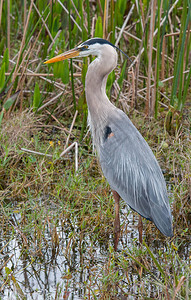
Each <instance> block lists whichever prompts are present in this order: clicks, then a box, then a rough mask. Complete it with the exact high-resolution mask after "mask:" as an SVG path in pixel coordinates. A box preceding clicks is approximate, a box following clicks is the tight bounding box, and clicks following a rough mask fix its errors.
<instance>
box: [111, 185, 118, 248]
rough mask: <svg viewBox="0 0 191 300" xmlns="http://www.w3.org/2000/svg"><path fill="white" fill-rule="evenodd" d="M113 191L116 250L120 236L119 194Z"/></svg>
mask: <svg viewBox="0 0 191 300" xmlns="http://www.w3.org/2000/svg"><path fill="white" fill-rule="evenodd" d="M112 192H113V197H114V200H115V221H114V250H115V251H117V246H118V242H119V236H120V217H119V199H120V196H119V194H118V193H117V192H116V191H114V190H113V191H112Z"/></svg>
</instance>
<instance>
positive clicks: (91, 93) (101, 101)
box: [85, 46, 117, 118]
mask: <svg viewBox="0 0 191 300" xmlns="http://www.w3.org/2000/svg"><path fill="white" fill-rule="evenodd" d="M116 65H117V53H116V51H115V49H113V48H112V47H111V46H109V47H108V48H105V51H103V52H102V53H100V55H99V56H98V57H97V58H96V59H95V60H94V61H93V62H92V63H91V64H90V65H89V67H88V71H87V74H86V89H85V91H86V100H87V104H88V109H89V113H90V115H91V118H93V117H94V116H95V117H96V115H97V114H99V113H102V112H105V110H106V109H108V108H109V107H110V106H113V105H112V104H111V102H110V101H109V99H108V97H107V95H106V91H105V90H106V82H107V77H108V75H109V73H111V71H112V70H113V69H114V68H115V67H116ZM106 107H107V108H106Z"/></svg>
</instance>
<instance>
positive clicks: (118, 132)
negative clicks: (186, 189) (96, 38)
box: [86, 43, 173, 236]
mask: <svg viewBox="0 0 191 300" xmlns="http://www.w3.org/2000/svg"><path fill="white" fill-rule="evenodd" d="M95 47H97V48H98V51H97V55H98V57H97V58H96V59H95V60H94V61H93V62H92V63H91V64H90V65H89V68H88V71H87V75H86V100H87V103H88V112H89V116H88V119H89V125H90V128H91V132H92V137H93V142H94V144H95V147H96V149H97V152H98V156H99V160H100V165H101V168H102V171H103V174H104V176H105V177H106V179H107V180H108V182H109V184H110V186H111V188H112V189H113V190H115V191H116V192H117V193H118V194H119V195H120V197H121V198H122V199H123V200H125V201H126V203H127V204H128V205H129V206H130V207H131V208H132V209H133V210H135V211H137V212H138V213H139V214H140V215H141V216H143V217H145V218H146V219H148V220H150V221H152V222H154V224H155V225H156V227H157V228H158V229H159V230H160V231H161V232H162V233H163V234H164V235H166V236H173V231H172V216H171V212H170V206H169V200H168V196H167V190H166V184H165V180H164V177H163V174H162V171H161V169H160V167H159V165H158V162H157V160H156V158H155V156H154V154H153V152H152V151H151V149H150V147H149V146H148V144H147V142H146V141H145V140H144V138H143V137H142V135H141V134H140V133H139V131H138V130H137V129H136V128H135V126H134V125H133V124H132V122H131V121H130V119H129V118H128V117H127V115H126V114H125V113H124V112H123V111H121V110H120V109H118V108H116V107H115V106H114V105H113V104H112V103H111V102H110V101H109V99H108V97H107V95H106V93H105V85H106V81H107V76H108V75H109V73H110V72H111V71H112V70H113V69H114V68H115V67H116V65H117V52H116V50H115V48H114V47H112V46H111V45H109V44H100V45H99V44H98V43H97V45H95Z"/></svg>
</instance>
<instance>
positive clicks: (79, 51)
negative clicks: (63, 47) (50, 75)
mask: <svg viewBox="0 0 191 300" xmlns="http://www.w3.org/2000/svg"><path fill="white" fill-rule="evenodd" d="M105 45H109V46H111V47H113V48H115V49H118V50H120V49H119V48H117V47H116V46H114V45H113V44H112V43H110V42H108V41H107V40H104V39H101V38H92V39H89V40H87V41H85V42H83V43H82V44H80V45H79V46H77V47H76V48H74V49H71V50H69V51H66V52H64V53H62V54H60V55H57V56H55V57H53V58H51V59H49V60H47V61H46V62H45V64H49V63H54V62H57V61H61V60H65V59H68V58H73V57H77V56H78V57H86V56H89V55H95V56H99V55H100V54H101V52H102V51H103V48H104V46H105ZM120 51H121V52H122V53H123V54H125V53H124V52H123V51H122V50H120ZM125 55H126V54H125ZM126 56H127V55H126Z"/></svg>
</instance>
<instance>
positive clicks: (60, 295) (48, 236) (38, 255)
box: [0, 206, 189, 300]
mask: <svg viewBox="0 0 191 300" xmlns="http://www.w3.org/2000/svg"><path fill="white" fill-rule="evenodd" d="M20 219H21V216H20V214H19V213H16V214H14V215H12V221H11V222H12V224H13V226H15V232H14V233H13V232H12V230H10V231H9V226H10V225H8V224H4V226H2V227H1V229H0V232H1V236H0V248H1V250H0V259H1V274H2V276H1V277H0V280H1V292H0V296H1V297H2V299H11V300H16V299H18V297H17V295H20V297H21V298H23V299H24V297H25V298H26V299H38V300H41V299H75V300H77V299H84V298H85V297H87V299H92V298H91V296H92V295H93V294H92V293H94V294H95V295H96V291H98V288H99V284H100V278H101V274H103V273H104V272H105V265H106V264H107V262H108V260H109V258H110V256H111V255H110V252H109V247H110V245H112V244H113V235H112V233H110V234H108V232H107V234H106V236H107V237H106V238H105V239H104V240H102V242H100V243H99V242H98V240H94V239H92V236H91V233H90V234H88V233H87V232H86V233H84V232H83V231H81V230H80V229H79V228H78V227H77V226H75V220H74V222H73V223H72V224H71V221H70V220H68V221H67V222H64V223H63V220H60V221H59V222H58V224H57V225H56V227H55V228H50V226H49V224H48V223H46V225H45V235H44V240H43V241H41V243H38V242H37V239H34V240H32V239H31V240H30V239H26V240H25V239H24V237H23V236H22V234H21V233H20V232H18V230H19V229H18V227H19V226H18V227H17V224H19V222H20ZM121 224H122V238H121V241H120V243H119V253H124V254H123V255H124V258H125V255H126V254H125V253H126V251H127V249H128V251H131V249H132V251H133V243H134V244H135V243H137V240H138V231H137V224H138V218H137V217H136V216H135V215H133V214H132V212H130V213H129V211H128V208H127V207H126V206H124V207H123V208H122V211H121ZM53 230H55V232H54V235H53ZM32 236H33V235H32V234H31V237H32ZM53 236H54V237H55V241H56V238H57V239H58V241H57V243H56V242H55V241H54V243H53V240H52V238H53ZM153 236H155V235H153ZM143 238H144V236H143ZM145 238H146V237H145ZM147 242H148V244H149V243H150V244H152V245H153V246H152V247H156V249H158V248H159V247H160V248H161V249H164V253H165V252H166V251H167V246H166V243H162V242H161V241H160V240H157V239H156V240H153V238H152V239H147ZM25 243H26V245H24V246H25V247H23V244H25ZM29 243H30V244H29ZM39 245H40V246H39ZM184 255H189V250H188V249H187V250H186V251H185V252H184ZM7 261H8V262H7ZM4 266H6V268H7V269H6V270H7V272H10V271H12V273H10V275H9V280H7V283H6V282H5V278H6V276H5V268H4ZM129 269H130V270H132V266H129ZM106 271H107V270H106ZM128 276H129V279H128V280H129V281H128V280H127V281H126V283H125V284H124V288H123V292H130V291H131V292H132V294H136V284H135V288H134V287H133V285H131V286H130V285H129V282H131V283H134V282H136V281H137V280H138V275H137V274H136V273H135V272H133V270H132V272H131V273H130V274H129V275H128ZM156 276H157V274H156ZM3 278H4V279H3ZM3 280H4V281H3ZM149 294H150V296H152V290H151V291H150V292H148V295H149ZM128 299H135V298H133V296H132V298H131V297H130V296H129V298H128Z"/></svg>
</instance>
